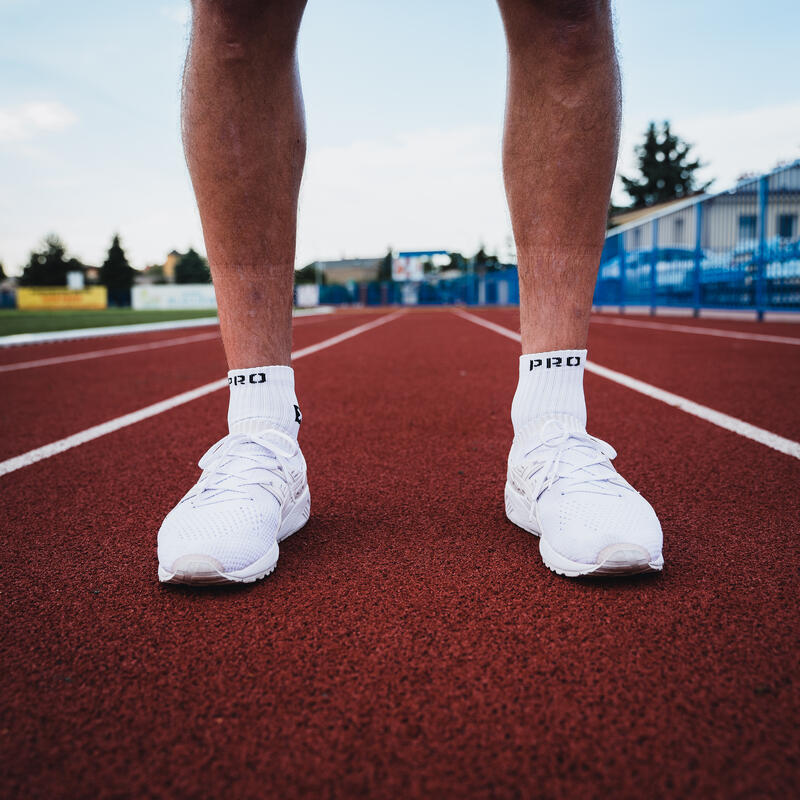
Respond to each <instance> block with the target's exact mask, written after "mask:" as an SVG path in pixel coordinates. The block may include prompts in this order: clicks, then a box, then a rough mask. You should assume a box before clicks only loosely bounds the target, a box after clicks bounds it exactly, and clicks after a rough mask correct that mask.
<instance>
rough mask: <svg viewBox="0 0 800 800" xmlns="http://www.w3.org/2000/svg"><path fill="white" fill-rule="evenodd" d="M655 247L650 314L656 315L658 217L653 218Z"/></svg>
mask: <svg viewBox="0 0 800 800" xmlns="http://www.w3.org/2000/svg"><path fill="white" fill-rule="evenodd" d="M652 226H653V247H652V248H651V250H650V253H651V258H650V314H651V315H655V313H656V304H657V303H658V275H657V269H656V268H657V267H658V217H656V219H654V220H653V222H652Z"/></svg>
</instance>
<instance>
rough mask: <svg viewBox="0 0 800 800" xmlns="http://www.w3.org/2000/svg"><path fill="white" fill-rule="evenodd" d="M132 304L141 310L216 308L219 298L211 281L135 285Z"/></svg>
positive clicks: (132, 292)
mask: <svg viewBox="0 0 800 800" xmlns="http://www.w3.org/2000/svg"><path fill="white" fill-rule="evenodd" d="M131 305H132V306H133V307H134V308H135V309H137V310H141V311H153V310H160V309H172V308H216V307H217V298H216V297H215V295H214V286H213V285H212V284H210V283H181V284H177V285H168V286H134V287H133V289H132V290H131Z"/></svg>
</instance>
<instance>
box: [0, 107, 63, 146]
mask: <svg viewBox="0 0 800 800" xmlns="http://www.w3.org/2000/svg"><path fill="white" fill-rule="evenodd" d="M76 121H77V117H76V116H75V114H73V113H72V111H70V110H69V109H68V108H67V107H66V106H64V105H62V104H61V103H46V102H32V103H23V104H22V105H19V106H14V107H11V108H0V142H20V141H26V140H28V139H32V138H33V137H34V136H36V135H37V134H39V133H45V132H49V131H59V130H62V129H64V128H67V127H69V126H70V125H72V124H74V123H75V122H76Z"/></svg>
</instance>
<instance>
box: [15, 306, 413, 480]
mask: <svg viewBox="0 0 800 800" xmlns="http://www.w3.org/2000/svg"><path fill="white" fill-rule="evenodd" d="M404 313H405V312H404V311H396V312H394V313H393V314H387V315H385V316H382V317H378V318H377V319H374V320H372V321H370V322H367V323H365V324H364V325H359V326H357V327H355V328H351V329H350V330H349V331H345V332H344V333H340V334H338V335H337V336H332V337H331V338H330V339H325V340H323V341H321V342H318V343H317V344H312V345H311V346H310V347H304V348H302V349H301V350H297V351H296V352H294V353H292V360H293V361H297V360H298V359H300V358H304V357H305V356H310V355H311V354H312V353H318V352H319V351H320V350H325V349H326V348H328V347H333V346H334V345H336V344H339V343H340V342H343V341H345V340H347V339H352V338H353V337H354V336H358V335H359V334H361V333H366V332H367V331H370V330H372V329H373V328H377V327H378V326H380V325H385V324H386V323H387V322H391V321H392V320H393V319H397V317H399V316H401V315H402V314H404ZM227 385H228V380H227V378H222V379H220V380H218V381H213V382H212V383H206V384H204V385H203V386H198V387H197V388H196V389H191V390H190V391H188V392H182V393H181V394H176V395H175V396H174V397H169V398H167V399H166V400H161V401H160V402H158V403H153V405H150V406H145V407H144V408H140V409H139V410H138V411H133V412H131V413H130V414H124V415H123V416H121V417H116V418H115V419H110V420H109V421H108V422H103V423H101V424H100V425H94V426H93V427H91V428H87V429H86V430H83V431H80V432H79V433H75V434H73V435H72V436H67V437H65V438H64V439H59V440H58V441H55V442H51V443H50V444H45V445H42V447H37V448H35V449H34V450H29V451H28V452H27V453H22V455H19V456H14V457H13V458H9V459H7V460H6V461H0V476H2V475H8V473H9V472H15V471H16V470H18V469H22V467H27V466H29V465H30V464H35V463H36V462H37V461H42V460H43V459H45V458H50V456H54V455H57V454H58V453H63V452H64V451H65V450H71V449H72V448H73V447H78V446H79V445H82V444H85V443H86V442H91V441H92V440H94V439H99V438H100V437H101V436H105V435H106V434H108V433H113V432H114V431H118V430H119V429H120V428H126V427H127V426H128V425H133V424H135V423H137V422H141V421H142V420H145V419H149V418H150V417H155V416H157V415H158V414H163V413H164V412H165V411H169V410H170V409H172V408H175V407H176V406H180V405H183V404H184V403H188V402H190V401H191V400H196V399H197V398H198V397H203V396H204V395H207V394H211V393H212V392H216V391H219V390H220V389H224V388H225V387H226V386H227Z"/></svg>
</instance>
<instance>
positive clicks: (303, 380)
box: [0, 313, 800, 797]
mask: <svg viewBox="0 0 800 800" xmlns="http://www.w3.org/2000/svg"><path fill="white" fill-rule="evenodd" d="M431 342H435V343H436V346H435V347H432V346H431ZM516 361H517V346H516V344H515V343H513V342H510V341H507V340H505V339H503V338H501V337H499V336H496V335H491V334H489V333H488V332H486V331H484V330H482V329H480V328H478V327H477V326H472V325H464V323H463V322H462V321H460V320H457V319H455V318H454V317H452V316H451V315H443V314H429V315H426V314H422V313H420V314H419V315H408V316H407V317H406V318H404V319H401V320H398V321H396V322H393V323H391V324H390V325H387V326H385V327H382V328H379V329H377V330H375V331H372V332H371V333H370V334H369V335H368V336H363V337H360V338H359V339H355V340H352V341H350V342H345V343H342V344H341V345H339V346H337V347H336V348H333V349H331V350H329V351H326V352H325V353H323V354H320V355H319V356H312V357H309V358H307V359H304V360H302V361H301V362H299V363H298V364H297V366H296V372H297V378H298V385H299V386H300V387H301V391H302V393H301V402H302V403H303V407H304V422H303V430H302V434H301V441H302V443H303V447H304V451H305V452H306V456H307V458H308V461H309V467H310V475H311V488H312V496H313V497H314V504H313V510H312V519H311V521H310V523H309V525H308V526H307V527H306V528H305V529H304V530H303V531H301V532H300V533H298V534H297V535H295V536H294V537H292V538H291V539H290V540H288V541H287V542H286V543H285V544H284V545H283V546H282V555H281V561H280V564H279V567H278V570H277V571H276V573H275V574H274V575H273V576H272V577H270V578H269V579H268V580H267V581H266V582H264V583H261V584H258V585H256V586H253V587H249V588H245V589H242V590H233V591H222V592H211V593H208V592H206V593H200V592H192V591H187V590H184V589H180V588H177V589H175V590H170V589H166V588H164V587H160V586H159V585H158V584H157V583H156V581H155V530H156V529H157V527H158V524H159V523H160V520H161V518H162V517H163V514H164V513H166V511H167V510H168V509H169V508H170V507H171V505H172V504H173V503H174V502H175V501H176V500H177V499H178V498H179V497H180V495H181V494H182V493H183V491H185V488H186V486H188V485H189V483H190V482H191V481H192V480H193V479H194V476H195V475H196V469H195V468H194V462H195V461H196V459H197V457H198V456H199V455H200V453H201V452H202V450H203V448H205V447H206V446H207V445H208V444H210V443H211V442H213V441H214V439H215V438H216V437H217V436H218V435H221V433H222V432H223V431H224V417H225V409H226V398H225V397H224V393H217V394H215V395H211V396H208V397H206V398H203V399H202V400H198V401H196V402H195V403H193V404H192V405H191V406H190V407H186V408H185V409H182V410H180V411H179V410H175V411H173V412H169V413H167V414H164V415H163V416H162V417H158V418H153V419H150V420H147V421H145V422H142V423H141V424H140V425H137V426H136V427H135V428H130V429H126V430H122V431H119V432H118V433H116V434H113V436H112V437H111V438H110V439H109V440H108V441H106V442H103V443H101V442H93V443H89V444H87V445H85V446H84V447H82V448H80V449H78V450H75V451H73V452H72V453H70V454H62V455H60V456H56V457H54V458H52V459H50V460H48V461H47V462H42V463H41V464H38V465H35V466H33V467H31V468H30V470H29V471H28V472H27V475H23V473H17V474H14V475H11V476H8V477H7V478H6V479H4V481H5V482H4V488H5V490H6V491H7V492H8V493H9V496H13V498H14V501H15V502H14V505H13V507H12V509H11V512H10V515H9V520H8V523H9V524H8V525H7V526H4V529H3V530H2V532H0V541H2V546H3V548H4V552H5V553H6V554H7V565H8V566H7V567H6V568H4V583H5V586H6V592H5V596H6V606H7V614H6V615H5V616H4V618H3V621H2V623H0V624H2V625H3V628H4V630H3V635H4V643H5V647H6V652H7V658H6V669H5V670H4V671H3V673H2V674H0V683H2V686H3V696H4V698H9V699H10V700H9V702H8V704H7V711H6V718H7V722H6V727H7V729H8V730H10V731H13V732H14V735H13V737H12V738H11V740H10V741H8V742H7V743H6V751H7V758H8V768H7V773H8V777H7V781H8V782H7V785H8V787H9V790H10V791H17V792H20V791H22V792H23V793H25V794H44V793H46V792H48V791H52V790H53V789H54V787H57V789H58V791H60V792H65V793H70V792H71V791H72V792H73V793H74V791H76V790H78V789H79V790H80V791H81V792H82V793H86V794H97V795H99V796H109V795H112V794H114V793H117V794H119V793H120V792H122V791H123V790H124V791H126V792H128V793H130V794H149V795H165V794H171V795H175V794H177V793H183V794H189V795H191V794H195V795H207V794H213V795H216V794H220V793H222V792H227V793H231V794H235V795H239V796H242V795H248V794H252V795H259V796H264V795H265V794H275V795H277V796H282V797H300V796H309V795H310V794H313V795H316V796H320V795H322V796H326V795H329V794H331V793H333V792H334V791H335V792H337V793H338V794H340V795H349V796H352V795H356V794H362V795H363V794H369V795H370V796H373V797H396V796H398V795H401V794H402V795H405V796H417V795H427V796H436V795H442V794H450V795H452V794H455V793H458V794H460V795H462V796H466V795H470V794H472V795H479V796H485V795H487V794H491V795H493V796H496V797H513V796H519V795H523V796H524V795H531V794H536V795H538V796H575V795H576V794H578V793H580V792H581V791H584V790H585V787H586V786H587V785H590V786H591V787H592V791H593V792H596V793H597V794H598V795H610V794H613V795H614V796H618V797H637V796H641V791H642V786H647V787H648V791H650V792H651V793H653V794H655V795H657V796H659V795H660V796H664V795H668V796H686V795H695V796H708V797H725V796H733V795H736V796H747V795H753V794H761V795H764V794H767V795H779V794H786V793H788V791H789V790H790V789H791V788H792V786H793V776H794V768H795V765H796V763H797V759H798V757H799V756H800V752H798V751H799V750H800V747H799V746H798V740H797V737H796V718H797V713H798V711H799V710H800V709H799V708H798V695H797V691H796V674H797V668H798V666H800V665H798V657H797V653H796V648H795V647H794V642H795V641H796V637H797V633H798V622H797V616H796V611H795V603H794V600H793V598H794V596H795V588H796V584H795V581H796V573H797V568H798V553H797V548H796V520H797V518H798V517H799V516H800V499H798V497H797V495H796V493H794V492H787V491H786V487H787V486H792V485H796V483H797V480H798V479H800V473H799V472H798V469H797V467H795V465H794V462H791V460H790V459H786V458H785V457H783V456H780V455H779V454H776V453H773V452H771V451H768V450H766V449H764V448H758V447H755V446H754V445H752V443H750V442H747V441H746V440H743V439H741V438H740V437H737V436H735V435H733V434H730V433H728V432H726V431H723V430H720V429H717V428H715V427H714V426H711V425H708V424H706V423H703V422H701V421H698V420H695V419H692V418H688V421H687V419H686V417H685V415H682V414H681V413H680V412H678V411H675V410H674V409H671V408H668V407H666V406H664V405H663V404H660V403H656V402H654V401H652V400H648V399H647V398H645V397H642V396H640V395H637V394H635V393H633V392H630V391H628V390H625V389H623V388H622V387H619V386H616V385H614V384H609V383H608V382H607V381H603V380H602V379H599V378H596V377H595V376H592V375H589V376H587V393H588V399H589V405H590V418H591V420H592V432H593V433H595V434H596V435H598V436H601V437H604V438H607V439H609V440H610V441H611V442H612V443H613V444H615V445H616V446H617V447H618V448H619V449H620V452H621V455H620V458H619V459H618V461H619V466H620V469H621V471H622V472H623V473H624V474H626V476H627V477H628V478H629V479H630V480H631V481H632V482H634V483H635V485H637V487H638V488H639V489H641V490H642V492H643V493H644V494H645V495H646V496H648V497H649V498H650V499H651V501H652V502H653V503H654V505H655V507H656V508H657V510H658V511H659V513H660V515H661V518H662V522H663V524H664V528H665V533H666V546H665V555H666V560H667V566H666V571H665V573H664V574H663V575H662V576H657V577H655V578H652V579H644V580H625V581H619V582H613V581H600V582H588V581H586V582H572V581H567V580H566V579H562V578H559V577H557V576H555V575H553V574H552V573H550V572H549V571H547V570H546V569H545V568H544V567H543V566H542V565H541V563H540V561H539V557H538V553H537V548H536V540H535V539H534V538H533V537H531V536H530V535H528V534H526V533H525V532H523V531H520V530H519V529H517V528H515V527H514V526H512V525H511V524H510V523H508V522H507V521H506V520H505V518H504V516H503V506H502V485H503V468H504V460H505V457H506V453H507V448H508V446H509V443H510V437H511V426H510V422H509V419H508V413H509V405H510V399H511V393H512V392H513V389H514V385H515V382H516ZM188 411H191V413H190V414H188V413H187V412H188ZM41 486H47V487H48V490H49V497H50V502H49V503H47V504H43V503H42V502H41V493H40V492H41V489H40V487H41ZM99 486H102V493H99V492H98V487H99Z"/></svg>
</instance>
